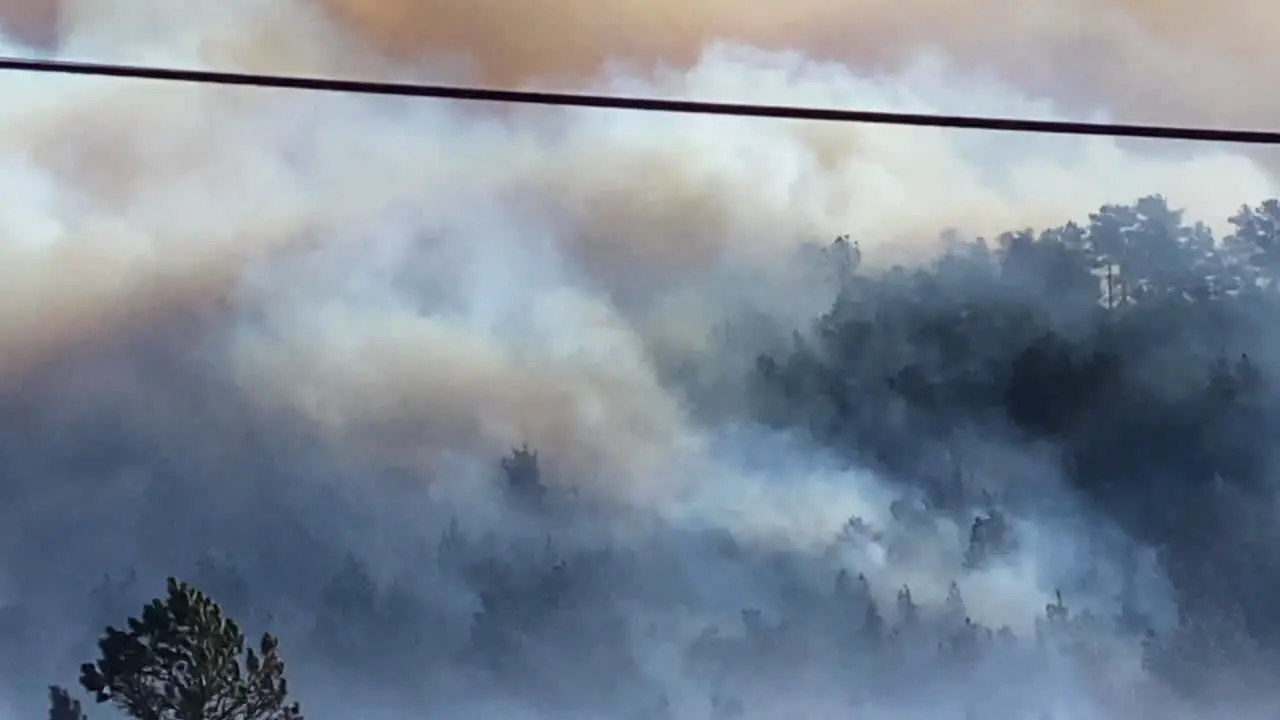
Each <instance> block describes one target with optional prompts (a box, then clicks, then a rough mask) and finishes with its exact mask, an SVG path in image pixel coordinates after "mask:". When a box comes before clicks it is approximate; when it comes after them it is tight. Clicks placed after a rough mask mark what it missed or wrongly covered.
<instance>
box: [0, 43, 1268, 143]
mask: <svg viewBox="0 0 1280 720" xmlns="http://www.w3.org/2000/svg"><path fill="white" fill-rule="evenodd" d="M0 70H13V71H21V72H37V73H55V74H61V75H89V76H97V77H118V78H136V79H139V80H165V81H172V82H187V83H203V84H208V85H238V86H242V87H262V88H279V89H288V90H312V91H320V92H338V93H352V94H360V95H387V96H396V97H412V98H434V99H439V100H465V101H474V102H497V103H516V104H523V105H550V106H557V107H578V108H602V109H611V110H639V111H645V112H666V113H683V114H692V115H721V116H734V117H751V118H773V119H783V120H816V121H825V122H849V123H865V124H870V125H904V126H914V127H936V128H954V129H961V130H991V131H999V132H1020V133H1041V134H1050V135H1089V136H1105V137H1127V138H1150V139H1159V140H1187V141H1195V142H1219V143H1240V144H1248V145H1280V132H1276V131H1270V130H1230V129H1214V128H1202V127H1175V126H1162V125H1130V124H1121V123H1088V122H1070V121H1059V120H1024V119H1017V118H998V117H979V116H965V115H931V114H924V113H897V112H875V111H869V110H837V109H825V108H806V107H789V106H784V105H754V104H745V103H721V102H702V101H695V100H662V99H657V98H642V97H625V96H614V95H591V94H579V93H561V92H535V91H528V90H499V89H496V88H480V87H463V86H451V85H419V84H414V83H392V82H370V81H364V80H334V79H328V78H318V77H295V76H281V75H259V74H251V73H231V72H215V71H208V70H181V69H175V68H159V67H141V66H132V65H111V64H102V63H86V62H73V61H68V60H41V59H23V58H5V57H0Z"/></svg>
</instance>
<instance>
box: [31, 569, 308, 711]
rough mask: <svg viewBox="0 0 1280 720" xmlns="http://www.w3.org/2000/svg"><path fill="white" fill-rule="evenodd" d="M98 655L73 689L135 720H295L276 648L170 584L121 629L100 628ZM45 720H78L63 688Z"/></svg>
mask: <svg viewBox="0 0 1280 720" xmlns="http://www.w3.org/2000/svg"><path fill="white" fill-rule="evenodd" d="M98 648H99V651H100V652H101V657H100V658H99V659H98V660H97V661H96V662H94V663H86V664H84V665H82V666H81V668H80V684H81V685H83V686H84V689H85V690H87V691H88V692H89V693H91V694H93V696H94V698H95V699H96V700H97V701H98V702H100V703H102V702H110V703H112V704H113V705H115V706H116V707H118V708H119V709H120V710H122V711H124V712H125V713H126V714H127V715H129V716H130V717H133V718H137V720H302V711H301V709H300V708H299V707H298V704H297V703H296V702H295V703H290V702H289V701H288V684H287V683H286V681H285V677H284V661H283V660H281V658H280V653H279V645H278V643H277V641H276V639H275V638H274V637H272V636H271V635H270V634H264V635H263V636H262V640H261V642H260V643H259V644H258V649H257V650H256V651H255V650H254V649H252V648H250V649H248V650H246V649H245V637H244V633H243V632H241V631H240V628H239V627H238V626H237V625H236V623H235V622H233V621H231V620H229V619H227V618H226V617H224V616H223V614H222V609H221V608H220V607H218V604H217V603H216V602H214V601H213V600H212V599H211V598H209V597H208V596H206V595H205V594H204V593H202V592H200V591H199V590H196V589H195V588H193V587H191V586H190V585H187V584H186V583H183V582H180V581H178V580H175V579H173V578H170V579H169V582H168V596H167V597H166V598H165V599H163V600H160V599H157V600H153V601H152V602H151V603H150V604H148V605H147V606H146V607H144V608H143V610H142V617H141V618H130V619H129V621H128V630H117V629H115V628H113V627H108V628H107V631H106V634H105V635H104V636H103V637H102V639H101V640H100V641H98ZM50 697H51V708H50V719H51V720H83V718H84V716H83V714H81V713H80V708H79V704H78V703H76V702H75V701H74V700H72V699H71V698H70V697H69V696H68V695H67V693H66V691H65V690H62V689H60V688H51V689H50Z"/></svg>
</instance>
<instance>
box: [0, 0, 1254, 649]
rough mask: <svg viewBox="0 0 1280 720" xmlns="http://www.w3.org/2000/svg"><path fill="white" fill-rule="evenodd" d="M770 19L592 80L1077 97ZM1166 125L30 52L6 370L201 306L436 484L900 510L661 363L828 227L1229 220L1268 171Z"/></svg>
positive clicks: (205, 11)
mask: <svg viewBox="0 0 1280 720" xmlns="http://www.w3.org/2000/svg"><path fill="white" fill-rule="evenodd" d="M60 22H61V26H60V34H61V41H60V46H59V47H60V49H61V51H62V52H65V53H66V54H68V55H71V56H75V57H92V58H95V59H105V60H112V61H133V62H141V63H151V64H172V65H180V66H199V67H210V68H216V69H219V70H238V69H247V70H253V71H258V72H282V73H306V74H321V75H324V74H334V73H339V72H342V73H348V74H349V73H352V72H359V73H361V74H363V75H365V76H379V77H390V76H396V77H404V76H410V77H412V76H422V77H426V76H435V75H440V74H445V73H442V72H441V71H440V68H439V67H437V66H426V67H422V66H416V67H406V66H403V65H397V64H396V63H395V62H394V61H392V60H391V59H389V58H388V57H383V56H380V55H378V54H377V52H376V51H375V50H374V49H371V48H369V47H366V46H365V45H363V44H362V43H363V40H362V36H361V35H360V34H358V33H355V32H352V31H351V29H350V28H348V27H346V26H344V25H341V24H339V23H338V22H337V21H336V20H334V19H333V18H332V17H331V16H329V15H327V14H325V12H324V11H323V10H322V9H321V8H319V7H317V6H314V5H312V4H308V3H303V2H301V0H235V1H234V2H232V1H230V0H220V2H217V3H212V2H210V3H203V4H201V5H200V6H199V7H195V6H187V5H182V6H181V7H179V6H178V5H177V4H174V3H171V2H162V1H161V0H121V1H119V2H115V3H110V4H105V3H100V2H81V3H75V2H71V3H68V4H67V5H65V6H64V7H63V9H62V12H61V20H60ZM994 41H995V39H993V42H994ZM768 44H769V45H771V46H773V47H772V49H760V48H753V47H751V46H749V45H745V44H734V43H728V42H725V43H720V42H710V43H700V44H699V45H698V47H697V53H696V61H694V62H693V63H692V64H690V65H689V66H688V67H676V66H669V67H665V68H663V69H660V70H657V71H653V72H650V71H647V70H643V69H634V68H633V69H631V70H628V69H626V68H625V67H620V66H600V67H599V68H597V69H596V70H595V71H594V72H591V73H588V75H587V77H586V79H585V80H583V81H582V82H583V86H584V87H589V88H592V89H597V90H602V91H617V92H624V93H630V94H644V95H661V96H673V97H690V98H704V99H725V100H751V101H757V102H765V103H788V104H803V105H823V106H845V107H858V108H874V109H899V110H910V111H928V110H933V109H944V110H947V111H957V110H960V111H965V112H972V113H997V114H1010V115H1037V116H1052V115H1054V114H1055V112H1056V110H1055V106H1054V104H1053V103H1052V102H1051V101H1050V100H1048V99H1046V98H1047V97H1049V96H1051V95H1052V94H1053V93H1050V92H1048V91H1045V92H1037V91H1036V89H1035V88H1034V87H1022V88H1016V89H1015V88H1014V87H1013V86H1011V85H1007V84H1002V82H1000V81H997V80H996V79H993V77H992V76H991V75H988V74H983V73H981V72H979V71H978V69H976V68H977V66H976V64H975V65H969V66H966V65H965V64H962V63H957V62H954V61H953V60H951V59H945V58H944V56H942V55H940V54H922V55H919V56H916V57H913V58H911V59H910V61H909V62H908V61H904V62H903V63H901V64H900V65H899V66H898V67H897V68H896V69H895V70H894V71H892V72H880V71H876V70H874V69H872V68H870V67H863V68H859V67H851V66H848V65H844V64H841V63H839V62H836V61H833V60H825V61H823V60H817V59H814V58H813V57H812V56H811V55H810V54H808V53H806V50H805V48H803V47H797V48H789V49H787V48H778V47H777V45H778V43H777V42H771V43H768ZM15 47H16V46H15ZM11 49H12V48H11ZM523 79H528V80H534V81H536V80H537V78H523ZM1145 149H1146V148H1143V147H1138V148H1133V147H1129V148H1124V147H1121V146H1119V145H1117V144H1116V143H1115V142H1112V141H1110V140H1106V139H1089V140H1072V139H1046V138H1036V137H1013V136H1005V135H992V134H978V133H959V132H947V131H938V130H923V129H902V128H880V127H851V126H833V125H817V124H804V123H784V122H764V121H758V120H746V119H741V120H737V119H725V118H714V119H709V118H694V117H680V116H666V115H650V114H633V113H623V112H605V111H573V110H547V109H527V108H500V107H483V106H464V105H455V104H445V103H435V102H428V101H395V100H386V99H370V98H363V97H355V96H350V97H343V96H332V95H315V94H303V93H288V92H278V91H257V90H251V89H225V88H207V87H195V86H179V85H160V84H153V83H145V82H132V81H125V80H105V79H74V80H73V79H66V78H56V77H34V76H24V75H21V74H8V75H4V76H0V189H2V190H3V191H4V198H5V202H4V204H3V207H0V278H2V281H0V385H4V386H8V387H10V388H15V387H20V386H21V384H22V383H24V382H25V380H26V379H27V378H28V377H30V376H31V375H32V374H33V373H36V372H37V371H39V370H40V369H41V368H44V367H48V366H50V365H51V364H54V363H58V362H64V361H67V360H68V358H74V357H75V356H76V355H77V354H79V353H86V352H92V351H93V350H94V349H95V348H98V347H102V346H106V345H109V344H113V343H118V342H126V341H127V340H128V338H130V337H131V336H133V335H134V334H136V333H139V332H141V331H143V330H146V329H147V328H148V327H151V326H153V325H156V324H159V323H163V322H168V321H171V320H172V319H173V318H186V317H190V316H191V314H192V313H200V314H201V316H205V315H206V314H212V315H213V316H215V317H216V318H217V322H215V323H213V324H214V326H215V327H216V330H212V331H210V332H211V333H212V337H213V338H214V339H215V342H214V343H212V346H213V349H211V350H210V353H209V357H208V362H210V363H216V364H218V365H219V367H220V369H221V370H222V371H224V372H226V373H227V374H229V375H230V376H231V377H232V378H233V379H234V381H235V383H236V385H237V386H238V387H239V388H240V389H241V390H242V391H243V393H244V395H245V397H246V398H249V400H248V402H249V403H250V405H251V406H252V407H253V408H254V410H255V411H256V412H261V413H264V414H267V415H269V416H271V417H273V418H276V419H278V420H279V421H280V422H282V423H285V424H296V425H298V426H300V427H305V428H308V429H309V430H312V431H318V432H321V433H323V434H324V435H325V436H326V437H327V438H329V439H330V440H331V443H332V445H333V447H335V448H341V449H342V451H343V452H349V453H351V454H352V456H353V457H359V458H363V459H365V460H367V461H368V462H372V463H376V464H382V465H386V466H394V467H398V468H401V469H406V470H408V471H410V472H411V474H413V475H414V476H415V477H418V478H420V480H421V482H423V483H432V482H435V483H447V482H450V480H449V479H448V478H447V477H444V475H445V474H446V472H445V471H446V470H447V469H448V468H449V467H451V465H450V464H449V463H450V460H451V458H453V457H454V456H455V455H468V456H477V457H487V456H497V455H499V454H501V453H503V452H505V451H506V450H508V449H509V448H511V447H512V446H516V445H520V444H521V443H528V444H529V445H530V446H533V447H536V448H538V449H539V450H541V451H542V452H543V453H544V455H545V456H546V457H547V458H549V459H550V461H551V462H553V463H555V464H556V466H557V469H558V470H559V471H560V472H561V473H562V474H563V476H565V477H569V478H573V479H574V481H575V482H578V483H579V484H581V485H582V486H583V488H584V490H585V491H586V492H589V493H591V494H593V495H594V496H597V497H600V498H603V499H606V500H608V501H610V502H616V503H620V504H622V505H625V506H629V507H633V508H644V509H647V510H650V511H652V512H655V513H657V514H659V515H662V516H664V517H667V518H672V519H680V520H683V521H686V522H701V523H710V524H712V525H715V526H719V527H721V528H724V529H728V530H730V531H731V532H733V533H734V534H736V535H739V536H743V537H753V538H765V539H768V540H769V541H770V542H778V543H784V542H785V543H795V544H800V545H802V546H805V547H813V546H817V545H818V544H820V543H822V542H825V541H826V540H828V539H829V538H830V537H831V536H832V535H833V534H834V533H835V532H837V531H838V530H839V528H840V526H841V525H842V524H843V523H844V521H845V520H846V519H848V518H849V517H850V516H851V515H855V514H856V515H859V516H862V517H864V518H866V519H868V520H869V521H872V522H876V521H882V520H883V515H884V513H885V512H886V508H887V499H888V495H887V494H886V491H885V490H884V489H883V488H882V487H880V486H879V484H878V483H877V482H876V481H875V479H874V478H872V477H870V476H868V475H866V474H863V473H860V472H856V471H850V470H847V469H845V468H841V467H838V466H834V464H832V465H831V466H829V467H828V466H824V465H823V464H822V463H817V462H814V463H809V462H804V461H802V460H801V459H800V458H802V453H794V456H789V459H788V460H786V461H783V462H780V463H779V464H778V466H777V467H775V468H773V469H772V470H771V471H769V472H756V473H754V474H753V473H752V472H751V471H750V470H748V469H745V468H744V467H743V466H742V464H741V463H740V462H738V461H737V460H735V459H734V458H733V450H732V448H733V447H735V445H734V442H737V441H730V440H726V439H725V438H726V436H725V433H724V432H723V431H721V430H720V429H717V428H708V427H705V426H703V425H702V424H700V423H698V422H696V421H695V420H694V419H693V418H692V415H691V413H690V411H689V409H688V408H687V407H686V406H685V403H684V400H683V399H682V398H681V396H680V395H679V394H677V393H675V392H674V391H672V390H671V389H670V388H669V387H668V385H667V384H666V383H665V382H664V381H663V378H662V374H661V373H660V366H664V365H665V364H668V363H671V362H676V361H679V360H682V359H693V360H698V359H703V360H705V359H706V358H704V357H702V354H703V353H705V352H706V351H707V350H706V347H707V337H708V335H709V333H711V332H712V331H713V330H714V329H715V327H716V324H717V323H719V322H720V321H721V320H723V319H725V318H726V317H727V313H728V308H729V306H730V304H731V303H732V302H734V301H736V300H737V299H738V298H740V297H741V296H742V295H743V294H746V293H745V292H744V291H743V287H742V284H741V282H738V283H737V284H736V285H735V279H739V280H740V279H742V278H748V277H756V276H759V275H761V274H764V275H769V274H771V273H773V271H774V270H775V269H777V268H780V267H782V266H783V265H784V264H785V263H786V262H787V259H788V258H789V257H790V256H791V254H792V253H793V252H794V250H795V249H796V248H798V247H799V245H800V244H801V243H803V242H805V241H810V240H822V241H826V240H830V239H831V238H832V237H834V236H835V235H838V234H843V233H850V234H851V235H852V236H853V237H855V238H860V239H863V248H864V251H865V252H866V254H867V257H868V259H869V260H870V261H874V262H897V261H908V262H910V261H917V260H922V259H926V258H928V257H929V255H930V252H931V251H932V249H933V247H934V243H935V239H936V237H937V234H938V232H939V231H940V230H942V229H944V228H948V227H957V228H961V229H962V230H964V231H966V232H973V233H993V232H999V231H1002V230H1006V229H1012V228H1017V227H1021V226H1043V225H1047V224H1050V223H1057V222H1061V221H1063V220H1066V219H1069V218H1081V217H1083V215H1084V214H1085V213H1087V212H1089V211H1090V210H1093V209H1095V208H1097V207H1098V206H1099V205H1101V204H1103V203H1106V202H1111V201H1116V200H1125V199H1129V198H1135V197H1138V196H1140V195H1145V194H1148V193H1152V192H1162V193H1164V194H1166V195H1167V196H1168V197H1169V198H1170V199H1171V201H1172V203H1173V204H1175V205H1178V206H1181V207H1185V208H1187V209H1188V212H1189V214H1190V215H1191V216H1194V217H1196V218H1206V219H1221V218H1225V217H1226V216H1227V215H1229V214H1230V213H1231V212H1232V211H1233V210H1234V209H1235V207H1236V205H1237V204H1238V203H1239V202H1240V201H1241V199H1242V198H1261V197H1265V196H1269V195H1273V194H1275V184H1274V183H1273V182H1272V180H1271V179H1270V178H1269V177H1268V176H1267V174H1266V173H1265V172H1264V171H1263V170H1261V169H1260V168H1259V167H1258V166H1257V165H1256V164H1255V163H1254V162H1253V161H1252V160H1251V159H1249V158H1248V157H1247V156H1245V155H1244V154H1242V153H1241V152H1239V151H1237V150H1235V149H1232V148H1221V147H1211V146H1202V147H1197V148H1179V149H1178V150H1177V151H1176V152H1169V148H1167V147H1162V148H1156V147H1154V146H1152V147H1151V148H1150V150H1152V152H1149V153H1148V152H1145V151H1144V150H1145ZM1156 150H1159V151H1160V152H1155V151H1156ZM799 292H800V288H799V287H798V286H793V285H786V284H785V283H783V284H782V285H781V289H779V290H777V291H776V292H772V291H771V292H768V293H764V294H763V296H762V297H756V298H755V300H756V301H757V302H759V303H761V304H763V305H764V306H766V307H767V308H769V309H771V310H776V311H779V312H782V311H784V310H786V309H787V308H788V307H789V306H790V305H791V304H792V303H796V302H800V300H797V298H798V297H799V294H798V293H799ZM104 381H105V382H109V381H110V380H109V379H106V380H104ZM726 445H727V446H728V447H730V448H731V449H730V451H729V452H727V453H726V452H725V451H724V449H723V448H724V447H725V446H726ZM777 475H785V476H787V482H786V483H785V484H781V483H778V482H775V479H776V478H774V479H771V476H777ZM353 482H355V481H353ZM369 491H370V492H374V491H376V490H375V489H374V488H370V489H369ZM965 530H966V529H965V528H960V527H939V528H937V534H938V537H937V538H936V540H937V542H936V543H934V545H936V547H930V548H928V549H926V550H925V551H922V553H921V554H919V555H918V556H917V563H918V564H916V565H914V566H907V567H904V568H889V567H887V566H886V569H885V571H884V572H885V573H886V576H885V577H886V583H885V585H886V586H887V587H890V588H892V587H895V586H897V585H901V584H903V583H910V584H912V587H913V588H916V587H918V588H920V592H921V594H922V595H923V596H926V599H938V600H940V599H941V598H943V597H945V595H946V592H947V582H948V581H949V578H950V577H951V576H952V575H956V574H959V567H960V563H961V561H962V558H961V557H960V555H959V551H958V549H959V547H960V546H961V543H962V537H961V536H962V534H963V532H964V531H965ZM1040 531H1041V532H1045V533H1052V532H1057V531H1056V530H1053V529H1052V528H1043V529H1041V530H1040ZM1061 532H1063V533H1066V532H1067V530H1065V529H1064V530H1062V531H1061ZM1049 544H1050V543H1048V542H1046V543H1045V545H1046V546H1047V545H1049ZM1033 545H1034V544H1033ZM1064 562H1065V561H1064ZM1052 572H1053V570H1051V569H1045V568H1037V567H1035V563H1034V558H1031V559H1029V560H1028V564H1027V565H1026V566H1025V567H1020V568H1018V569H1016V570H1008V571H1002V573H1003V574H1001V575H999V576H984V577H979V578H978V579H977V580H975V581H974V582H977V583H979V584H981V585H982V586H981V587H977V588H973V589H972V592H971V597H972V598H973V599H974V600H973V605H974V608H973V611H974V614H975V619H978V620H980V621H983V622H988V623H991V624H993V625H1001V624H1014V625H1018V624H1022V623H1025V622H1028V621H1029V620H1030V618H1031V617H1032V616H1033V615H1034V614H1035V613H1036V612H1037V611H1038V610H1040V609H1041V608H1042V607H1043V605H1044V603H1045V601H1046V598H1047V597H1048V595H1047V594H1046V593H1047V589H1048V588H1049V587H1050V586H1051V585H1050V584H1051V582H1052V579H1053V578H1046V577H1044V574H1046V573H1048V574H1052ZM893 573H896V575H894V574H893Z"/></svg>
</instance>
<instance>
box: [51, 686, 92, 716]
mask: <svg viewBox="0 0 1280 720" xmlns="http://www.w3.org/2000/svg"><path fill="white" fill-rule="evenodd" d="M49 720H88V718H87V717H86V716H85V714H84V710H83V709H82V708H81V707H80V701H79V700H76V699H75V698H73V697H71V693H69V692H67V690H66V688H63V687H59V686H57V685H51V686H49Z"/></svg>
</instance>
